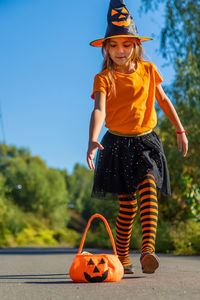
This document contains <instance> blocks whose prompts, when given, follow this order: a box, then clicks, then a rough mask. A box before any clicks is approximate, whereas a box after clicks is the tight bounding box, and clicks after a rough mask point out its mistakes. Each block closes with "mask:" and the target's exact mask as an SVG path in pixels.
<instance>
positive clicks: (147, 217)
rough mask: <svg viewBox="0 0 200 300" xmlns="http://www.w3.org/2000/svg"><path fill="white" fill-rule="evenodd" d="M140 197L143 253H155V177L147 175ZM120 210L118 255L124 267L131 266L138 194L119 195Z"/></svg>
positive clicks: (117, 225) (156, 212)
mask: <svg viewBox="0 0 200 300" xmlns="http://www.w3.org/2000/svg"><path fill="white" fill-rule="evenodd" d="M138 191H139V195H140V219H141V225H142V251H141V252H142V253H144V252H151V253H154V252H155V238H156V229H157V220H158V202H157V191H156V184H155V180H154V176H153V175H151V174H147V175H146V176H145V177H144V180H143V181H142V183H140V184H139V185H138ZM118 197H119V202H120V210H119V214H118V217H117V221H116V247H117V254H118V257H119V259H120V261H121V262H122V264H123V265H124V266H128V265H130V258H129V244H130V238H131V232H132V225H133V221H134V218H135V216H136V214H137V209H138V205H137V198H136V193H134V194H133V195H119V196H118Z"/></svg>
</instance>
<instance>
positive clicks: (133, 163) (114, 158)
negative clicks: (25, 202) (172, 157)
mask: <svg viewBox="0 0 200 300" xmlns="http://www.w3.org/2000/svg"><path fill="white" fill-rule="evenodd" d="M101 144H102V145H103V147H104V150H98V152H97V156H96V163H95V173H94V185H93V190H92V196H93V197H104V196H105V195H106V194H108V193H109V194H110V193H111V194H132V193H134V192H135V191H136V189H137V186H138V184H139V183H141V182H142V180H143V178H144V176H145V175H146V174H152V175H153V176H154V177H155V183H156V186H157V191H158V192H160V193H163V194H164V195H169V196H170V195H171V188H170V179H169V172H168V167H167V161H166V157H165V154H164V150H163V146H162V143H161V140H160V138H159V136H158V135H157V134H156V132H155V131H152V132H151V133H148V134H146V135H143V136H134V137H124V136H118V135H115V134H112V133H110V132H109V131H107V132H106V134H105V135H104V137H103V139H102V141H101Z"/></svg>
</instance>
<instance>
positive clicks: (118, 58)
mask: <svg viewBox="0 0 200 300" xmlns="http://www.w3.org/2000/svg"><path fill="white" fill-rule="evenodd" d="M116 58H117V59H123V58H125V57H124V56H121V57H116Z"/></svg>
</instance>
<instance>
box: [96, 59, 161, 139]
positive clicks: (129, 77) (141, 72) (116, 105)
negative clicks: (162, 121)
mask: <svg viewBox="0 0 200 300" xmlns="http://www.w3.org/2000/svg"><path fill="white" fill-rule="evenodd" d="M114 79H115V84H116V96H115V95H113V94H111V95H109V91H110V89H111V84H110V80H109V78H108V72H107V70H104V71H103V72H101V73H100V74H97V75H96V76H95V78H94V88H93V93H92V95H91V97H92V99H94V93H95V92H97V91H99V92H103V93H104V94H105V95H106V118H105V126H106V127H107V128H109V129H110V130H112V131H117V132H120V133H122V134H140V133H143V132H145V131H148V130H150V129H153V128H154V127H155V126H156V124H157V115H156V111H155V107H154V106H155V90H156V86H157V85H159V84H160V83H161V82H162V81H163V79H162V77H161V76H160V74H159V73H158V71H157V70H156V67H155V65H154V64H153V63H151V62H137V69H136V71H135V72H133V73H131V74H123V73H119V72H114Z"/></svg>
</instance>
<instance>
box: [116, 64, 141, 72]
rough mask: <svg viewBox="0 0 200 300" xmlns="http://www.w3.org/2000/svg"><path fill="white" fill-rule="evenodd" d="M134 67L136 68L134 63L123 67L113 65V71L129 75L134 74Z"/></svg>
mask: <svg viewBox="0 0 200 300" xmlns="http://www.w3.org/2000/svg"><path fill="white" fill-rule="evenodd" d="M136 66H137V64H136V62H132V63H127V64H124V65H115V66H114V70H115V71H117V72H120V73H124V74H130V73H133V72H135V70H136Z"/></svg>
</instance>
